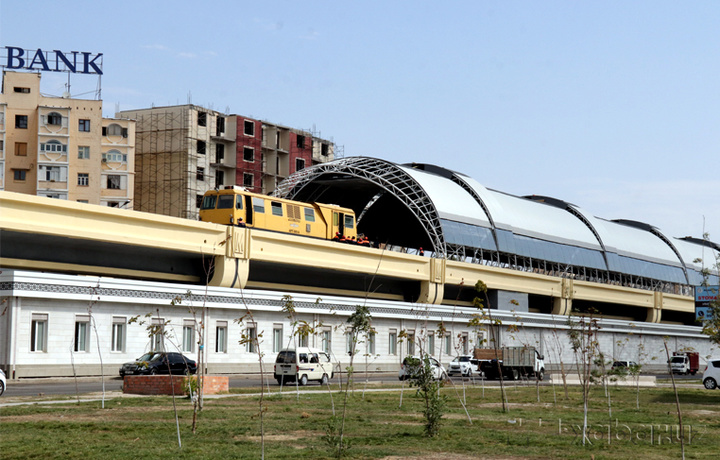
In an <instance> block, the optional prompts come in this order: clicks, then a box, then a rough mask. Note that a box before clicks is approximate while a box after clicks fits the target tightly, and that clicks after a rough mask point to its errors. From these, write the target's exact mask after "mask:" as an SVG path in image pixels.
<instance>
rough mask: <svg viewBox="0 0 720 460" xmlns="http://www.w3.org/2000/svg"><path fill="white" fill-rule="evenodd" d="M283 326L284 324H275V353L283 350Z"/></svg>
mask: <svg viewBox="0 0 720 460" xmlns="http://www.w3.org/2000/svg"><path fill="white" fill-rule="evenodd" d="M282 340H283V327H282V324H275V325H274V326H273V353H279V352H280V350H282Z"/></svg>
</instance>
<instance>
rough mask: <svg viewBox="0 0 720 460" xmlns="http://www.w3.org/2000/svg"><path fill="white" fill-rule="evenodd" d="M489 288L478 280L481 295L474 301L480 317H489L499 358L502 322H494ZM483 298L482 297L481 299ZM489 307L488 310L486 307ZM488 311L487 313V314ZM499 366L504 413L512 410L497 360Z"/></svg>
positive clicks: (491, 332)
mask: <svg viewBox="0 0 720 460" xmlns="http://www.w3.org/2000/svg"><path fill="white" fill-rule="evenodd" d="M487 291H488V288H487V285H486V284H485V283H483V282H482V281H481V280H478V281H477V283H475V292H477V293H478V294H479V295H478V296H475V298H474V299H473V306H475V308H477V309H478V311H479V312H480V315H481V317H482V319H483V320H484V319H485V318H486V315H487V320H488V322H489V324H490V341H491V342H492V344H493V348H494V349H495V357H496V358H498V357H499V351H500V350H499V344H498V338H497V337H495V327H494V326H499V325H501V324H502V321H500V320H493V317H492V309H491V307H490V298H489V297H488V293H487ZM481 296H482V297H481ZM486 305H487V310H486V308H485V306H486ZM486 311H487V313H486ZM495 362H496V364H497V371H498V376H499V378H500V399H501V400H502V410H503V412H508V411H509V410H510V407H509V405H508V404H507V394H506V393H505V383H504V380H503V373H502V368H501V366H500V360H499V359H496V360H495Z"/></svg>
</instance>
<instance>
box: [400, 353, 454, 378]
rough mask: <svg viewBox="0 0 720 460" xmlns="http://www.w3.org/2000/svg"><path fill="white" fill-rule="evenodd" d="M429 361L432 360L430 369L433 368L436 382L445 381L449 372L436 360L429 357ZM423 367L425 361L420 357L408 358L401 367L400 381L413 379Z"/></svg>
mask: <svg viewBox="0 0 720 460" xmlns="http://www.w3.org/2000/svg"><path fill="white" fill-rule="evenodd" d="M428 359H429V360H430V367H431V368H432V373H433V377H434V378H435V380H445V379H446V378H447V372H446V371H445V368H444V367H443V365H442V364H440V362H439V361H438V360H437V359H435V358H432V357H429V358H428ZM422 365H423V360H422V358H420V357H419V356H406V357H405V359H403V362H402V364H401V365H400V371H399V372H398V379H400V380H407V379H410V378H412V377H413V375H415V373H416V372H417V371H418V369H419V368H420V366H422Z"/></svg>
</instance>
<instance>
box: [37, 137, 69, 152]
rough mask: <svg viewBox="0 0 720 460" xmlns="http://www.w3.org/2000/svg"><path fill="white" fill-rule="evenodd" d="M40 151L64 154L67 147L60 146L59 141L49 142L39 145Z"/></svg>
mask: <svg viewBox="0 0 720 460" xmlns="http://www.w3.org/2000/svg"><path fill="white" fill-rule="evenodd" d="M40 150H41V151H42V152H66V151H67V146H66V145H63V144H61V143H60V142H59V141H56V140H51V141H47V142H45V143H44V144H40Z"/></svg>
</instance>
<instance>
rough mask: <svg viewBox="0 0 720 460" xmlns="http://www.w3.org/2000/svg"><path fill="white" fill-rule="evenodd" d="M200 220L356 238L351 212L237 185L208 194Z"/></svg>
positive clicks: (203, 203)
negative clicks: (279, 196) (254, 190)
mask: <svg viewBox="0 0 720 460" xmlns="http://www.w3.org/2000/svg"><path fill="white" fill-rule="evenodd" d="M200 220H202V221H203V222H214V223H217V224H225V225H236V226H240V227H250V228H261V229H264V230H271V231H275V232H282V233H292V234H294V235H303V236H310V237H314V238H322V239H327V240H330V239H333V238H335V237H336V235H338V234H339V235H342V236H344V237H345V238H353V237H357V228H356V226H355V212H354V211H353V210H352V209H349V208H343V207H340V206H337V205H333V204H320V203H303V202H300V201H292V200H286V199H283V198H276V197H272V196H269V195H262V194H259V193H252V192H249V191H247V190H245V189H243V188H241V187H238V186H227V187H225V188H224V189H221V190H210V191H208V192H205V195H204V196H203V201H202V206H201V207H200Z"/></svg>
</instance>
